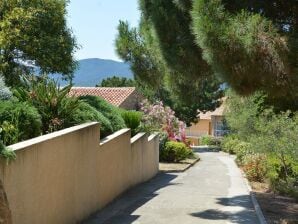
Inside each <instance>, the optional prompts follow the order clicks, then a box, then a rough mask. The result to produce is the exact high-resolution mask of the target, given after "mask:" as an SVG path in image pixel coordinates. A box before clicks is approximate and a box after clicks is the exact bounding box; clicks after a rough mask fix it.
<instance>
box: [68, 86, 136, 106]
mask: <svg viewBox="0 0 298 224" xmlns="http://www.w3.org/2000/svg"><path fill="white" fill-rule="evenodd" d="M135 89H136V88H135V87H72V88H71V90H70V92H69V95H70V96H76V97H78V96H87V95H91V96H99V97H102V98H103V99H105V100H106V101H108V102H109V103H111V104H113V105H114V106H120V105H121V104H122V103H123V102H124V101H125V100H126V99H127V98H128V97H129V96H130V95H131V94H132V93H133V92H134V91H135Z"/></svg>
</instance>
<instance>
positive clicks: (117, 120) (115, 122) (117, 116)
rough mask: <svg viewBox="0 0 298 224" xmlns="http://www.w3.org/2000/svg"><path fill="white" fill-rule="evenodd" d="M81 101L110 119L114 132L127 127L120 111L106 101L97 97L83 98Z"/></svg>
mask: <svg viewBox="0 0 298 224" xmlns="http://www.w3.org/2000/svg"><path fill="white" fill-rule="evenodd" d="M79 99H80V100H83V101H85V102H87V103H88V104H89V105H91V106H92V107H94V108H95V109H96V110H97V111H99V112H100V113H102V114H103V115H104V116H105V117H106V118H108V119H109V121H110V123H111V125H112V128H113V132H115V131H118V130H120V129H122V128H125V127H126V126H125V122H124V120H123V118H122V117H121V113H120V110H118V108H116V107H115V106H113V105H111V104H109V103H108V102H107V101H105V100H104V99H102V98H100V97H97V96H82V97H80V98H79Z"/></svg>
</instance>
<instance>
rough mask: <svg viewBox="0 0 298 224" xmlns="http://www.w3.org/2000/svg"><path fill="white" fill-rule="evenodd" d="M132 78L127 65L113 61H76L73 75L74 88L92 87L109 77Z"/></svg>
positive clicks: (90, 59) (94, 59)
mask: <svg viewBox="0 0 298 224" xmlns="http://www.w3.org/2000/svg"><path fill="white" fill-rule="evenodd" d="M114 75H115V76H119V77H126V78H133V74H132V72H131V70H130V67H129V65H128V64H126V63H123V62H118V61H113V60H106V59H99V58H89V59H83V60H79V61H78V68H77V70H76V71H75V73H74V79H73V83H74V86H87V87H88V86H90V87H92V86H93V87H94V86H95V85H96V84H97V83H99V82H100V81H101V80H102V79H105V78H107V77H111V76H114Z"/></svg>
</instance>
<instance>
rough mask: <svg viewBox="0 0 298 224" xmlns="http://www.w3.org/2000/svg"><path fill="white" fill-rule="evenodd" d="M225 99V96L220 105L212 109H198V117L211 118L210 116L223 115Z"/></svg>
mask: <svg viewBox="0 0 298 224" xmlns="http://www.w3.org/2000/svg"><path fill="white" fill-rule="evenodd" d="M225 100H226V98H223V99H222V103H221V105H220V106H219V107H217V108H216V109H215V110H214V111H207V112H205V113H203V112H201V111H199V118H200V119H202V120H211V116H223V112H224V109H225Z"/></svg>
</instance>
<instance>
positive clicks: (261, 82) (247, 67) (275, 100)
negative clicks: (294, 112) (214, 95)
mask: <svg viewBox="0 0 298 224" xmlns="http://www.w3.org/2000/svg"><path fill="white" fill-rule="evenodd" d="M140 6H141V7H140V8H141V10H142V13H143V15H144V17H145V18H146V19H147V20H148V21H150V22H151V23H152V24H153V25H152V26H153V29H154V31H155V33H156V40H157V41H158V44H159V46H160V50H161V53H162V55H163V58H164V59H165V61H166V64H167V65H168V66H169V68H171V69H173V70H175V71H178V72H179V74H180V77H182V78H181V79H180V80H183V79H186V77H191V78H192V79H193V80H196V81H197V82H202V81H203V80H205V79H206V77H211V79H212V76H213V74H215V75H216V76H217V77H218V78H219V79H220V80H222V81H224V82H227V83H228V84H229V85H230V86H231V87H232V88H233V89H234V90H236V92H237V93H238V94H241V95H249V94H251V93H253V92H255V91H257V90H261V91H264V92H265V93H266V94H267V95H268V102H269V103H270V104H273V105H275V106H276V107H278V108H280V109H289V108H291V109H298V101H297V100H296V99H297V97H298V90H297V86H298V61H297V56H298V33H297V24H298V19H297V18H298V3H297V1H296V0H289V1H282V0H274V1H265V0H261V1H260V0H252V1H251V0H246V1H237V0H222V1H221V0H192V1H191V0H169V1H163V0H140ZM172 79H176V80H179V78H178V77H172ZM188 80H190V79H188ZM178 88H183V85H181V86H180V87H179V86H178ZM181 92H183V91H181Z"/></svg>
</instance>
